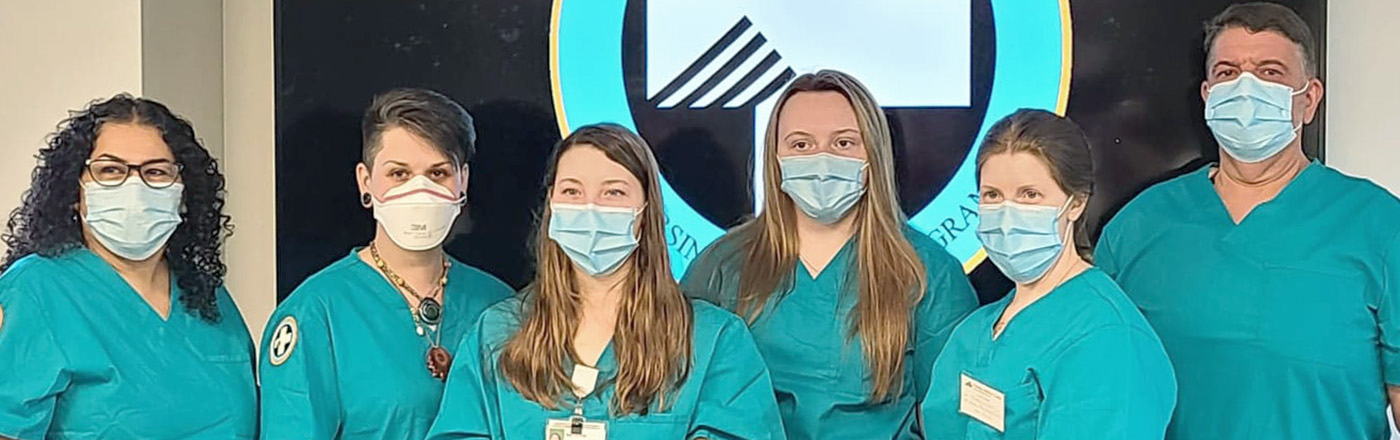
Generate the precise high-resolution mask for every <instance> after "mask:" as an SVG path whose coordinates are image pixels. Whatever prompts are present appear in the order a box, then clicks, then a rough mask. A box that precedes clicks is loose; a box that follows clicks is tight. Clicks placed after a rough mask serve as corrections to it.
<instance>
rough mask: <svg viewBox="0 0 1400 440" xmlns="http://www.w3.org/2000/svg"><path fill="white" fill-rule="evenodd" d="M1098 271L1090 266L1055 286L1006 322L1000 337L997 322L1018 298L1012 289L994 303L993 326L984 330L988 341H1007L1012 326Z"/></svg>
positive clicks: (995, 342)
mask: <svg viewBox="0 0 1400 440" xmlns="http://www.w3.org/2000/svg"><path fill="white" fill-rule="evenodd" d="M1098 270H1099V268H1097V267H1094V266H1089V268H1088V269H1085V270H1084V271H1083V272H1080V273H1078V274H1075V275H1074V276H1072V277H1070V278H1069V279H1067V280H1064V281H1063V282H1061V283H1060V285H1058V286H1055V288H1054V289H1050V291H1049V292H1046V293H1045V296H1042V297H1040V299H1037V300H1035V302H1032V303H1030V304H1027V305H1026V307H1025V308H1022V309H1021V311H1020V312H1017V313H1016V316H1012V317H1011V319H1010V320H1008V321H1006V327H1004V328H1002V329H1001V334H1000V335H998V334H997V333H996V325H997V321H1000V320H1001V317H1002V315H1004V314H1006V309H1007V308H1009V307H1011V300H1012V299H1013V298H1015V297H1016V289H1014V288H1013V289H1011V292H1010V293H1007V294H1006V296H1004V297H1002V298H1001V299H1000V300H998V301H997V302H996V303H993V304H994V305H992V306H991V307H992V310H995V311H996V313H993V314H992V322H991V325H988V326H986V328H984V329H983V330H984V331H986V332H987V333H986V335H987V338H988V340H989V341H991V343H992V344H997V343H999V342H1001V341H1004V340H1006V337H1007V335H1008V334H1010V333H1011V330H1012V326H1014V325H1016V324H1017V323H1018V322H1020V321H1024V319H1022V318H1025V317H1026V316H1027V315H1026V312H1029V311H1031V310H1032V309H1035V308H1036V307H1037V306H1040V304H1042V303H1045V302H1046V300H1049V299H1050V298H1052V297H1055V296H1056V295H1057V294H1058V293H1059V292H1060V291H1061V290H1064V289H1065V288H1066V287H1071V286H1074V285H1076V284H1079V283H1081V282H1083V280H1084V279H1085V278H1087V275H1089V274H1090V273H1093V272H1097V271H1098Z"/></svg>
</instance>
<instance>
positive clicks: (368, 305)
mask: <svg viewBox="0 0 1400 440" xmlns="http://www.w3.org/2000/svg"><path fill="white" fill-rule="evenodd" d="M361 130H362V134H363V142H364V143H363V146H362V148H363V160H364V161H363V162H362V163H360V164H359V165H358V166H357V167H356V176H357V177H358V184H359V189H360V200H359V202H360V203H361V204H362V205H363V206H364V207H365V208H366V209H370V210H372V211H373V212H374V218H375V220H377V221H378V225H377V227H376V228H375V234H374V239H373V240H371V241H370V243H369V245H368V246H365V247H361V248H356V249H354V250H352V251H350V253H349V254H348V255H346V256H345V257H344V258H341V259H340V260H339V261H336V262H334V263H331V265H330V266H327V267H326V268H325V269H322V270H321V271H320V272H318V273H316V274H315V275H312V276H311V277H310V278H307V279H306V281H303V282H302V284H301V285H300V286H298V287H297V288H296V290H294V291H293V292H292V294H291V295H290V296H288V297H287V299H286V300H285V301H283V302H282V304H281V305H279V306H278V307H277V310H276V311H275V312H273V315H272V319H271V320H269V321H268V325H267V329H266V331H265V332H264V335H263V354H262V359H261V360H260V361H259V365H260V368H259V371H260V372H261V374H262V376H261V378H262V436H263V438H275V439H284V438H285V439H293V438H294V439H389V438H392V439H410V438H423V436H424V435H425V434H426V433H427V431H428V425H429V424H430V423H432V421H433V416H434V414H436V413H437V407H438V400H439V399H440V398H441V396H442V388H443V381H444V380H445V379H446V377H447V371H448V369H449V368H450V366H451V364H452V358H453V356H452V353H451V350H450V349H451V348H452V347H456V346H457V341H459V340H461V339H462V336H463V334H464V333H466V331H467V329H468V328H470V327H471V324H472V322H473V321H475V320H476V317H477V315H478V314H480V313H481V311H482V310H483V309H485V308H486V307H487V306H489V305H491V304H492V303H494V302H496V301H499V300H500V299H502V298H505V297H506V296H508V295H510V293H511V289H510V288H509V287H508V286H506V285H505V284H504V283H502V282H501V281H500V280H497V279H496V278H495V277H493V276H491V275H489V274H487V273H485V272H482V271H480V270H477V269H476V268H473V267H471V266H467V265H466V264H462V262H460V261H457V260H456V259H454V258H452V257H451V256H449V255H447V253H446V252H444V251H443V249H442V246H443V244H444V243H445V242H446V240H447V239H448V236H449V235H450V232H451V230H452V224H453V222H454V221H455V220H456V218H457V215H458V214H459V213H460V212H461V208H462V204H463V203H464V202H465V200H466V191H467V174H468V167H467V163H468V162H469V161H470V160H471V156H472V153H473V152H474V150H475V149H474V145H473V144H474V142H475V140H476V133H475V131H473V128H472V122H471V116H470V115H468V114H467V112H466V110H463V109H462V107H461V106H459V105H457V103H455V102H453V101H452V100H451V99H450V98H448V97H446V96H443V95H441V94H438V93H436V92H432V91H428V90H422V89H396V90H391V91H388V92H385V93H382V94H380V95H379V96H376V97H375V98H374V102H373V103H372V104H371V105H370V107H369V109H367V110H366V111H365V115H364V119H363V123H362V127H361Z"/></svg>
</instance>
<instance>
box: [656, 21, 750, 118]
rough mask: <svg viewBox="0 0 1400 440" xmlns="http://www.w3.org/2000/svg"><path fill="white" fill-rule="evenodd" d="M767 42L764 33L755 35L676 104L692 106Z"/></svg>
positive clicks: (681, 106) (679, 106)
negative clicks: (708, 77)
mask: <svg viewBox="0 0 1400 440" xmlns="http://www.w3.org/2000/svg"><path fill="white" fill-rule="evenodd" d="M767 43H768V39H767V38H763V34H758V35H754V37H753V39H751V40H749V44H745V45H744V48H743V49H739V53H736V54H734V57H733V58H730V59H729V61H728V62H726V63H724V65H723V66H719V70H717V71H715V74H714V75H710V79H707V80H705V82H703V83H700V87H697V88H696V89H695V91H693V92H690V96H687V97H685V99H684V100H682V101H681V103H680V104H676V107H678V108H685V107H690V105H691V104H694V103H695V101H699V100H700V97H701V96H705V94H706V93H710V91H711V90H714V89H715V86H718V85H719V83H720V82H723V81H724V79H725V78H727V77H729V74H731V73H734V71H735V70H739V65H740V64H743V63H744V61H747V60H748V59H749V57H751V56H753V54H754V52H758V48H760V47H763V45H764V44H767Z"/></svg>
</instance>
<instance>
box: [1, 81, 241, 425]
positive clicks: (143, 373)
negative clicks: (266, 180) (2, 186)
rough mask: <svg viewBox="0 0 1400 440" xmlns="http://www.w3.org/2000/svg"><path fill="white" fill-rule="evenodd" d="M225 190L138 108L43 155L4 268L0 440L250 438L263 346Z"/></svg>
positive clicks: (179, 129)
mask: <svg viewBox="0 0 1400 440" xmlns="http://www.w3.org/2000/svg"><path fill="white" fill-rule="evenodd" d="M223 206H224V176H223V175H222V174H221V173H220V172H219V169H218V165H217V163H216V162H215V161H214V159H213V158H211V157H210V156H209V152H208V151H206V150H205V149H204V147H203V146H201V145H200V143H199V141H198V140H197V139H196V138H195V134H194V129H193V128H192V127H191V126H190V124H189V122H187V121H185V120H184V119H181V118H180V117H178V116H175V115H174V114H172V113H171V111H170V109H169V108H166V107H165V106H164V105H162V104H160V103H158V102H155V101H151V100H148V99H142V98H133V97H131V96H129V95H125V94H122V95H117V96H115V97H113V98H111V99H108V100H105V101H100V102H96V103H93V104H91V105H89V106H88V107H87V108H86V109H83V110H81V111H78V112H74V113H73V115H72V116H71V117H70V118H68V119H67V120H65V121H63V122H62V123H61V124H60V125H59V129H58V132H56V133H54V134H53V135H52V136H50V138H49V140H48V145H47V146H46V147H44V148H43V149H41V150H40V151H39V155H38V166H37V167H36V168H35V169H34V173H33V180H32V183H31V184H30V187H29V190H28V191H26V192H25V193H24V200H23V203H22V205H21V206H20V207H19V208H18V209H16V210H15V211H14V213H13V214H11V216H10V221H9V225H8V231H7V232H6V234H5V235H4V241H5V244H6V246H7V247H8V253H7V254H6V255H5V260H4V262H3V264H2V265H0V371H3V372H4V373H3V374H0V438H3V437H10V438H24V439H31V438H53V437H55V436H56V437H63V438H143V439H165V438H169V439H177V438H178V439H192V438H211V439H213V438H217V439H229V438H252V437H253V436H254V435H255V433H256V432H255V431H256V428H257V406H256V405H257V403H256V399H257V391H256V385H255V383H254V381H253V364H252V362H253V354H252V353H253V345H252V340H251V338H250V337H249V335H248V330H247V328H246V327H244V323H243V319H242V317H241V316H240V315H239V313H238V309H237V307H235V306H234V303H233V300H232V299H231V298H230V297H229V294H228V292H227V291H225V290H224V288H223V278H224V274H225V272H226V268H225V266H224V263H223V260H222V259H221V256H220V246H221V245H222V243H223V240H224V238H225V237H226V236H227V235H228V234H229V233H230V232H231V231H232V226H231V225H230V224H229V217H228V216H226V215H224V213H223Z"/></svg>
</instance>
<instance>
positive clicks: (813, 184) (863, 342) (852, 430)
mask: <svg viewBox="0 0 1400 440" xmlns="http://www.w3.org/2000/svg"><path fill="white" fill-rule="evenodd" d="M762 160H763V163H764V173H763V178H764V181H763V188H764V190H765V194H766V195H767V197H766V199H765V202H764V207H763V212H762V213H760V214H759V215H758V217H757V218H755V219H754V220H752V221H750V222H748V223H745V224H743V225H740V226H739V227H737V228H735V229H734V230H732V231H730V232H729V233H728V234H726V235H725V236H724V237H722V238H720V239H719V241H717V242H716V243H715V244H714V245H711V246H710V248H708V249H706V250H705V251H704V252H702V253H701V255H700V256H699V257H697V259H696V261H695V263H693V264H692V266H691V267H690V270H689V272H688V273H687V274H686V276H685V279H684V281H683V282H682V284H683V285H684V286H686V290H687V292H692V293H693V294H696V295H707V297H708V299H710V300H712V301H714V302H716V303H718V304H720V305H721V306H723V307H725V308H727V309H729V310H732V311H734V312H735V313H737V314H738V315H740V316H742V317H744V318H746V319H747V320H748V323H749V326H750V327H751V330H752V331H753V335H754V338H755V340H756V341H757V342H758V347H759V350H760V351H761V352H762V353H763V358H764V360H765V361H767V364H768V368H769V370H770V371H771V372H772V375H773V386H774V393H775V394H776V396H777V399H778V405H779V406H780V407H781V409H782V412H783V424H784V425H785V427H786V429H787V434H788V437H789V438H792V439H809V438H910V437H912V436H913V435H914V434H913V433H912V432H911V429H912V427H913V425H914V423H913V422H914V414H915V412H914V408H915V406H916V405H915V403H916V402H917V401H918V400H919V399H920V397H921V396H923V395H924V392H925V391H927V388H928V373H929V371H930V369H931V368H932V366H933V361H934V359H935V358H936V357H937V356H938V352H939V350H940V349H941V348H942V347H943V343H944V342H945V341H946V340H947V338H948V334H949V332H950V331H951V330H952V328H953V326H954V325H955V324H957V323H958V321H959V320H961V319H962V318H963V316H965V315H967V313H968V312H969V311H971V310H972V309H973V308H974V307H976V306H977V298H976V295H975V294H974V293H973V291H972V286H971V285H970V284H969V283H968V281H967V277H966V276H964V275H963V272H962V266H961V265H960V264H959V263H958V262H957V261H956V260H955V259H953V258H952V256H950V255H948V253H947V252H945V251H944V250H943V249H942V248H941V247H939V246H938V245H937V244H936V243H934V242H933V240H931V239H929V238H928V237H926V236H924V235H922V234H919V233H918V232H916V231H914V230H912V229H910V228H908V227H907V226H906V225H905V217H904V213H903V212H902V211H900V209H899V203H898V200H897V199H898V197H897V195H896V192H895V183H894V165H893V161H894V159H893V157H892V152H891V141H890V131H889V126H888V124H887V123H886V121H885V118H884V115H883V114H882V113H881V111H880V107H879V105H878V104H876V103H875V100H874V99H873V98H872V97H871V96H870V92H868V91H867V90H866V89H865V87H864V86H862V85H861V84H860V83H859V82H858V81H856V80H855V79H854V78H852V77H850V76H849V75H846V74H844V73H841V72H836V71H830V70H824V71H821V72H817V73H815V74H806V75H802V76H800V77H798V78H797V79H796V80H794V81H793V83H792V84H791V85H789V86H788V88H787V90H786V91H784V92H783V94H782V95H780V97H779V101H778V104H777V106H776V107H775V108H774V111H773V115H772V117H771V118H769V123H768V135H767V142H766V145H765V148H764V157H763V158H762Z"/></svg>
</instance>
